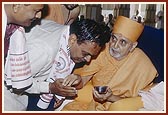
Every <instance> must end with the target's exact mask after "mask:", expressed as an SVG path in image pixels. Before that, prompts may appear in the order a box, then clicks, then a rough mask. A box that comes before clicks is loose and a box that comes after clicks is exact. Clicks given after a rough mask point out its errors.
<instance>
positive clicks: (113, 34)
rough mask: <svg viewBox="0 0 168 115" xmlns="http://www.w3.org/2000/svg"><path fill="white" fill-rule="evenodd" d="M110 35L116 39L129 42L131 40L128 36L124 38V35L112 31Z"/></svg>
mask: <svg viewBox="0 0 168 115" xmlns="http://www.w3.org/2000/svg"><path fill="white" fill-rule="evenodd" d="M112 37H115V38H117V39H118V40H126V41H129V42H132V41H130V40H129V39H128V38H126V37H125V36H124V35H122V34H121V33H112Z"/></svg>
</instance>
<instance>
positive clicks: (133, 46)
mask: <svg viewBox="0 0 168 115" xmlns="http://www.w3.org/2000/svg"><path fill="white" fill-rule="evenodd" d="M137 45H138V42H134V43H133V44H132V47H131V49H130V52H133V51H134V49H135V48H136V46H137Z"/></svg>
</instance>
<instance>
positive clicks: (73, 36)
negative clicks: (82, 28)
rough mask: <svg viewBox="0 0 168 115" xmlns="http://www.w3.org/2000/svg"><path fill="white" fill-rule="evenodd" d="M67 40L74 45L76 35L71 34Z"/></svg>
mask: <svg viewBox="0 0 168 115" xmlns="http://www.w3.org/2000/svg"><path fill="white" fill-rule="evenodd" d="M69 40H70V43H71V44H74V43H75V41H77V37H76V35H75V34H71V35H70V37H69Z"/></svg>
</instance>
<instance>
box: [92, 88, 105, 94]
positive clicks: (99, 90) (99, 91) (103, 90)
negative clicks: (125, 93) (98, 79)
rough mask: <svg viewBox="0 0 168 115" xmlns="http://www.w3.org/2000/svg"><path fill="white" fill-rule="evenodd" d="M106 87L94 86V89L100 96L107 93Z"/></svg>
mask: <svg viewBox="0 0 168 115" xmlns="http://www.w3.org/2000/svg"><path fill="white" fill-rule="evenodd" d="M107 87H108V86H95V87H94V89H95V90H96V91H98V93H100V94H105V93H106V92H107Z"/></svg>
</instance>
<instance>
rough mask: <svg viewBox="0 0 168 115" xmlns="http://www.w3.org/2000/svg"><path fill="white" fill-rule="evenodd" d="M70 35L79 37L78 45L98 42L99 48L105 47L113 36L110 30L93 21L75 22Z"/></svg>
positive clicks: (71, 26)
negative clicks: (85, 42)
mask: <svg viewBox="0 0 168 115" xmlns="http://www.w3.org/2000/svg"><path fill="white" fill-rule="evenodd" d="M70 34H75V35H76V36H77V40H78V43H83V42H84V41H91V42H96V43H97V44H98V45H99V46H101V47H102V46H104V45H105V43H106V42H108V41H109V39H110V37H111V34H110V30H109V29H108V28H107V27H105V26H103V25H99V24H98V23H97V22H95V21H94V20H91V19H84V20H79V21H75V22H73V23H72V24H71V25H70Z"/></svg>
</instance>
